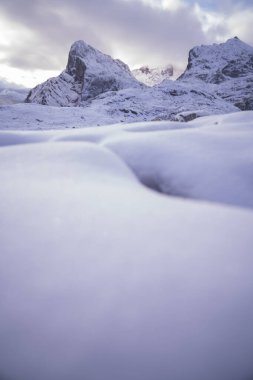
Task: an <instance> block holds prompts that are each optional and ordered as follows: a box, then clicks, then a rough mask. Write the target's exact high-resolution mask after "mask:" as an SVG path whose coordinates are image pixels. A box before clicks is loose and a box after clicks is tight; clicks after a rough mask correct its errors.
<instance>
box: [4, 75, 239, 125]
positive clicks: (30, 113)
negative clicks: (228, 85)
mask: <svg viewBox="0 0 253 380" xmlns="http://www.w3.org/2000/svg"><path fill="white" fill-rule="evenodd" d="M236 111H239V109H238V108H236V107H235V106H233V105H231V104H230V103H227V102H226V101H224V100H223V99H221V98H219V97H217V96H216V95H214V94H213V93H212V92H210V93H208V92H203V89H202V88H201V87H198V88H197V89H195V90H194V89H193V88H192V87H191V85H188V84H182V83H179V82H177V81H164V82H163V83H162V84H160V85H157V86H154V87H152V88H149V87H145V88H143V89H140V90H137V89H125V90H120V91H108V92H106V93H103V94H101V95H99V96H97V97H96V98H95V99H93V100H92V101H86V102H85V106H84V107H61V108H60V107H52V106H47V107H45V106H42V105H38V104H19V105H13V106H0V115H1V121H0V128H1V129H12V128H18V129H55V128H63V127H64V128H72V127H75V128H80V127H84V126H97V125H105V124H112V123H124V122H136V121H152V120H177V121H189V120H192V119H194V118H196V117H198V116H204V115H212V114H220V113H229V112H236Z"/></svg>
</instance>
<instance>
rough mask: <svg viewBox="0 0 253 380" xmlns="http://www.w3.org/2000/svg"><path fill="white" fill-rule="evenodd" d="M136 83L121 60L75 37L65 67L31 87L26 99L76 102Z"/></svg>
mask: <svg viewBox="0 0 253 380" xmlns="http://www.w3.org/2000/svg"><path fill="white" fill-rule="evenodd" d="M140 86H141V84H140V83H139V82H138V81H137V80H136V79H135V78H134V77H133V75H132V74H131V71H130V70H129V68H128V66H127V65H125V64H124V63H123V62H121V61H120V60H114V59H112V58H111V57H110V56H108V55H106V54H103V53H101V52H100V51H99V50H96V49H94V48H93V47H91V46H90V45H88V44H86V43H85V42H83V41H77V42H75V43H74V44H73V45H72V46H71V49H70V52H69V57H68V63H67V67H66V70H64V71H63V72H62V73H61V74H60V75H59V76H58V77H56V78H51V79H49V80H47V81H46V82H45V83H42V84H40V85H38V86H37V87H35V88H34V89H33V90H31V91H30V93H29V95H28V96H27V99H26V101H27V102H28V103H33V102H34V103H40V104H44V105H58V106H76V105H81V103H82V102H84V101H86V100H88V99H93V98H95V97H96V96H97V95H99V94H101V93H104V92H107V91H118V90H121V89H124V88H130V87H135V88H138V87H140Z"/></svg>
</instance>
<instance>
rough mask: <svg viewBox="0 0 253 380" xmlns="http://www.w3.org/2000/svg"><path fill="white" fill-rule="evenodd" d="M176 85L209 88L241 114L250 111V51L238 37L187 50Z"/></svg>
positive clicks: (252, 103)
mask: <svg viewBox="0 0 253 380" xmlns="http://www.w3.org/2000/svg"><path fill="white" fill-rule="evenodd" d="M178 80H179V81H183V82H188V83H194V82H195V81H196V80H199V81H201V82H204V83H205V84H210V85H213V86H209V87H210V89H211V88H212V89H213V91H214V92H215V93H216V94H217V95H218V96H220V97H221V98H223V99H226V101H229V102H231V103H232V104H234V105H235V106H237V107H238V108H240V109H241V110H249V109H253V47H251V46H249V45H247V44H246V43H244V42H243V41H241V40H240V39H239V38H238V37H234V38H231V39H229V40H228V41H227V42H225V43H222V44H213V45H207V46H205V45H202V46H197V47H195V48H193V49H191V50H190V52H189V58H188V65H187V68H186V70H185V72H184V73H183V74H182V75H181V76H180V77H179V78H178Z"/></svg>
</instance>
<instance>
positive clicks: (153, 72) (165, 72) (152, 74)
mask: <svg viewBox="0 0 253 380" xmlns="http://www.w3.org/2000/svg"><path fill="white" fill-rule="evenodd" d="M132 74H133V75H134V77H135V78H136V79H137V80H138V81H140V82H142V83H144V84H146V85H147V86H154V85H156V84H159V83H161V82H162V81H163V80H165V79H170V78H171V77H172V76H173V66H172V65H166V66H163V67H156V68H150V67H149V66H142V67H140V68H139V69H135V70H132Z"/></svg>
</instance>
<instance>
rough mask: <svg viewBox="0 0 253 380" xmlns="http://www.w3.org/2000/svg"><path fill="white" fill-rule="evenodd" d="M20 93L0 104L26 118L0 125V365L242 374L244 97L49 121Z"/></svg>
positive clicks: (55, 373) (42, 373)
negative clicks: (193, 113) (158, 114)
mask: <svg viewBox="0 0 253 380" xmlns="http://www.w3.org/2000/svg"><path fill="white" fill-rule="evenodd" d="M22 107H24V106H12V107H6V108H5V109H4V110H2V111H1V112H7V111H6V110H9V111H11V113H9V116H10V115H15V114H14V110H15V112H18V111H19V110H20V111H21V112H20V114H22V113H23V111H24V110H25V109H26V110H27V115H24V118H23V120H24V121H25V120H26V119H29V111H31V114H32V116H30V117H31V119H30V123H31V125H30V128H31V129H32V130H27V131H22V129H25V127H24V125H22V120H21V116H20V119H19V120H17V119H15V117H16V116H14V120H12V119H11V117H10V120H9V125H8V126H7V121H6V120H5V119H4V120H5V121H4V128H3V129H2V130H1V131H0V142H1V148H0V181H1V186H0V209H1V213H0V245H1V247H0V248H1V249H0V252H1V253H0V310H1V313H0V337H1V339H0V378H1V379H9V380H34V379H36V380H45V379H47V380H65V379H66V380H69V379H75V380H79V379H80V380H83V379H92V380H100V379H122V380H140V379H146V380H162V379H165V378H167V379H172V380H173V379H174V380H175V379H180V380H189V379H190V380H214V379H215V380H238V379H242V380H244V379H245V380H248V379H249V378H250V377H251V376H252V374H253V362H252V352H253V330H252V320H253V307H252V294H253V293H252V292H253V269H252V268H253V254H252V245H253V235H252V226H253V211H252V210H251V209H250V207H252V205H253V201H252V199H253V195H252V193H253V192H252V186H253V180H252V178H253V172H252V167H253V149H252V144H253V138H252V136H253V122H252V120H253V119H252V116H253V112H250V111H249V112H240V113H235V114H230V115H216V116H209V117H203V118H199V119H197V120H194V121H192V122H189V123H180V122H168V121H163V122H147V123H144V122H142V123H134V124H117V125H110V126H103V127H93V128H82V129H81V128H80V129H75V130H73V129H71V130H67V129H64V128H66V127H67V125H68V124H69V125H68V127H69V128H72V126H74V125H75V123H76V120H77V119H76V120H75V118H73V119H72V124H71V118H70V116H69V117H68V115H69V114H68V113H67V111H65V109H59V110H61V111H62V112H63V113H62V118H61V119H60V114H56V113H55V115H56V116H55V118H56V119H57V118H58V121H57V123H58V122H59V124H58V125H56V128H58V129H60V128H61V129H64V130H55V129H54V130H53V129H52V128H53V125H54V124H53V123H54V122H56V121H53V115H54V112H53V110H54V108H51V107H43V106H31V105H27V108H22ZM28 107H31V108H30V109H29V108H28ZM36 107H38V108H36ZM39 109H41V119H43V121H41V122H40V125H41V128H43V126H44V124H46V130H42V131H37V130H35V129H36V128H37V124H36V121H35V119H33V118H34V115H38V112H39ZM45 109H46V110H47V111H48V112H49V114H48V118H47V119H46V117H45V114H46V113H44V110H45ZM72 110H73V109H72ZM74 111H75V112H79V110H78V109H74ZM36 112H37V113H36ZM50 112H51V114H50ZM1 115H3V113H1ZM6 115H7V114H5V116H6ZM79 116H80V115H78V113H77V114H75V117H76V118H78V117H79ZM2 120H3V119H2V118H1V123H2ZM50 120H51V130H49V129H50ZM18 122H19V123H20V128H19V126H18ZM60 122H61V124H60ZM7 127H8V128H7ZM8 129H9V130H8ZM28 129H29V128H28ZM141 182H144V183H146V184H147V185H148V186H152V187H154V188H157V189H158V190H159V191H164V192H165V193H166V192H167V193H169V194H174V195H182V196H183V197H187V198H196V199H202V201H201V202H199V201H196V200H192V199H186V198H184V199H182V198H181V199H180V198H179V197H178V198H177V197H175V196H173V197H172V196H168V195H167V196H165V195H162V194H159V193H158V192H155V191H152V190H150V189H148V188H147V187H145V186H143V184H142V183H141ZM203 200H206V201H203ZM207 201H212V202H213V201H216V202H220V204H215V203H209V202H207ZM222 203H223V204H222ZM224 204H226V205H224ZM229 204H230V206H229ZM234 205H236V206H243V207H244V208H240V207H233V206H234Z"/></svg>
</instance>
